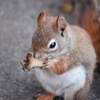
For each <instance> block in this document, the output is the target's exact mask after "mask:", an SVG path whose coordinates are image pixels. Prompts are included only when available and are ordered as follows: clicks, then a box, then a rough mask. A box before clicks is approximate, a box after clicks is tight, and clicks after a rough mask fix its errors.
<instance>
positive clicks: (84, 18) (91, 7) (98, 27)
mask: <svg viewBox="0 0 100 100" xmlns="http://www.w3.org/2000/svg"><path fill="white" fill-rule="evenodd" d="M97 4H98V2H97V0H80V3H78V6H79V7H78V8H77V11H76V15H77V16H76V24H77V25H79V26H80V27H82V28H84V29H85V30H86V31H87V32H88V34H89V35H90V36H91V38H92V42H93V45H94V48H95V51H96V54H97V62H98V63H100V23H99V21H98V9H97ZM99 69H100V68H99Z"/></svg>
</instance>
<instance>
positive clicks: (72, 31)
mask: <svg viewBox="0 0 100 100" xmlns="http://www.w3.org/2000/svg"><path fill="white" fill-rule="evenodd" d="M31 47H32V50H31V51H30V52H31V53H30V52H29V53H28V54H27V55H26V57H24V58H23V59H21V60H20V64H21V66H22V68H28V66H29V63H28V61H29V58H28V57H29V55H30V54H31V58H32V57H33V58H34V59H38V60H41V61H43V66H42V69H41V68H34V69H33V70H34V71H35V75H36V77H37V79H38V81H39V82H40V83H41V85H42V87H43V88H44V89H45V90H46V91H47V93H46V94H42V95H39V96H38V98H37V100H52V99H53V98H54V97H55V96H63V97H64V100H86V98H87V96H88V93H89V90H90V85H91V83H92V80H93V71H94V69H95V64H96V53H95V50H94V47H93V44H92V41H91V38H90V36H89V35H88V33H87V32H86V31H85V30H84V29H82V28H80V27H78V26H75V25H70V24H68V23H67V21H66V20H65V18H64V17H63V16H57V17H53V16H51V15H50V14H48V13H47V12H46V11H44V10H43V11H41V12H40V14H39V16H38V18H37V28H36V30H35V32H34V34H33V37H32V44H31ZM24 59H26V60H25V61H24ZM31 67H32V66H31ZM33 67H34V66H33Z"/></svg>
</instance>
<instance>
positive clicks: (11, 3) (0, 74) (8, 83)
mask: <svg viewBox="0 0 100 100" xmlns="http://www.w3.org/2000/svg"><path fill="white" fill-rule="evenodd" d="M62 2H63V0H0V100H35V99H33V97H34V95H36V94H38V93H45V91H44V90H43V88H42V87H41V85H40V84H39V82H38V81H37V80H36V77H35V76H34V73H33V69H32V70H31V71H25V72H24V71H23V70H22V69H21V68H20V67H19V65H18V62H19V60H20V58H21V57H22V56H24V55H25V54H26V53H27V51H28V50H29V49H30V47H31V38H32V35H33V32H34V30H35V28H36V25H37V24H36V18H37V16H38V14H39V12H40V11H41V10H42V9H45V10H47V11H48V12H49V13H51V14H52V15H53V16H56V15H59V14H62V15H64V16H65V17H66V19H67V21H68V22H69V23H70V24H73V23H74V12H72V13H70V14H66V13H63V12H62V11H61V10H60V5H61V4H62ZM55 100H62V99H61V98H55ZM88 100H100V74H98V73H95V76H94V81H93V84H92V85H91V91H90V95H89V98H88Z"/></svg>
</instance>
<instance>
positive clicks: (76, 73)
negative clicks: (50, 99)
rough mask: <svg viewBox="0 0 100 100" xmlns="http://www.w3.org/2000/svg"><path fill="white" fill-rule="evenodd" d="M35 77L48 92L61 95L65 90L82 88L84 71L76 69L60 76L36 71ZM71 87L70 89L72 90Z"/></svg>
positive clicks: (80, 68) (39, 70) (79, 68)
mask: <svg viewBox="0 0 100 100" xmlns="http://www.w3.org/2000/svg"><path fill="white" fill-rule="evenodd" d="M35 72H36V77H37V79H38V81H39V82H40V83H41V84H42V86H43V87H44V89H46V90H47V91H48V92H50V93H52V94H55V95H61V94H62V93H63V91H64V89H65V88H70V87H71V86H72V87H74V85H75V86H76V87H82V85H84V83H85V78H86V76H85V70H84V69H83V67H77V68H75V69H72V70H70V71H68V72H65V73H64V74H62V75H56V74H54V73H53V72H51V71H47V70H42V69H36V70H35ZM72 87H71V88H72Z"/></svg>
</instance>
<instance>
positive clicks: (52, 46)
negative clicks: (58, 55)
mask: <svg viewBox="0 0 100 100" xmlns="http://www.w3.org/2000/svg"><path fill="white" fill-rule="evenodd" d="M57 47H58V44H57V42H56V40H55V39H51V40H50V41H49V43H48V48H49V50H50V51H54V50H56V49H57Z"/></svg>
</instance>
